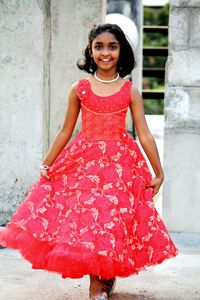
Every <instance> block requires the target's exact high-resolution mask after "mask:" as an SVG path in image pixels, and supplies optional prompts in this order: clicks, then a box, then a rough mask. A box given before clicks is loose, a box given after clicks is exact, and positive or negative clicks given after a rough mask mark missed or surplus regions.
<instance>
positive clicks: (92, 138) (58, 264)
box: [0, 79, 177, 279]
mask: <svg viewBox="0 0 200 300" xmlns="http://www.w3.org/2000/svg"><path fill="white" fill-rule="evenodd" d="M130 90H131V83H130V82H129V81H125V83H124V85H123V86H122V87H121V88H120V90H119V91H118V92H116V93H115V94H113V95H111V96H106V97H99V96H97V95H95V94H94V93H93V92H92V90H91V86H90V83H89V81H88V80H87V79H83V80H80V81H79V84H78V96H79V99H80V101H81V111H82V129H81V132H80V133H79V134H78V135H77V137H76V138H75V139H74V140H73V141H72V142H71V143H70V144H69V145H68V146H67V147H66V148H65V149H64V150H63V151H62V152H61V153H60V155H59V156H58V157H57V159H56V161H55V162H54V164H53V166H52V167H51V168H50V170H49V171H48V174H49V176H50V177H51V181H48V180H46V179H45V178H40V179H39V180H38V181H37V182H36V183H35V184H34V185H33V186H32V188H31V189H30V190H29V193H28V195H27V197H26V198H25V199H24V201H23V202H22V204H21V205H20V206H19V207H18V209H17V210H16V212H15V214H14V215H13V217H12V218H11V220H10V222H9V224H8V225H7V227H6V228H5V229H4V230H3V231H1V232H0V242H1V244H2V245H5V246H8V247H11V248H15V249H18V250H19V251H20V252H21V253H22V255H23V256H24V257H25V258H26V259H28V260H29V261H30V262H31V263H32V266H33V268H35V269H44V270H48V271H53V272H57V273H60V274H62V276H63V277H64V278H65V277H71V278H79V277H82V276H84V275H85V274H93V275H97V276H101V277H102V278H104V279H110V278H113V277H116V276H122V277H125V276H129V275H131V274H136V273H138V272H139V271H140V270H141V269H144V268H146V267H147V266H151V265H155V264H158V263H161V262H162V261H163V260H165V259H167V258H170V257H173V256H175V255H177V249H176V247H175V246H174V244H173V242H172V240H171V238H170V236H169V234H168V232H167V230H166V228H165V225H164V223H163V221H162V220H161V218H160V216H159V215H158V213H157V211H156V209H155V207H154V203H153V199H152V190H151V189H145V185H146V183H150V181H151V179H152V178H151V174H150V172H149V169H148V167H147V164H146V161H145V159H144V157H143V155H142V153H141V151H140V149H139V147H138V145H137V143H136V142H135V141H134V140H133V138H132V137H130V136H129V135H128V133H127V131H126V129H125V117H126V112H127V109H128V107H129V105H130Z"/></svg>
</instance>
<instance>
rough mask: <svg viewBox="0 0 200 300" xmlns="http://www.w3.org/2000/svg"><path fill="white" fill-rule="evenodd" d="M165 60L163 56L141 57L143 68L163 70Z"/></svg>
mask: <svg viewBox="0 0 200 300" xmlns="http://www.w3.org/2000/svg"><path fill="white" fill-rule="evenodd" d="M166 60H167V57H165V56H143V67H144V68H148V67H152V68H165V64H166Z"/></svg>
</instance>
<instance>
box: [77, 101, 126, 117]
mask: <svg viewBox="0 0 200 300" xmlns="http://www.w3.org/2000/svg"><path fill="white" fill-rule="evenodd" d="M81 106H83V107H84V108H85V109H86V110H88V111H90V112H92V113H94V114H96V115H114V114H116V113H119V112H122V111H126V110H127V109H128V108H129V106H127V107H126V108H124V109H121V110H117V111H114V112H111V113H98V112H95V111H93V110H91V109H89V108H87V107H86V106H85V105H83V103H81Z"/></svg>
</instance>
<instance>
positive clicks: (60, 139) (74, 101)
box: [42, 83, 80, 166]
mask: <svg viewBox="0 0 200 300" xmlns="http://www.w3.org/2000/svg"><path fill="white" fill-rule="evenodd" d="M79 111H80V100H79V99H78V96H77V83H75V84H73V85H72V87H71V90H70V92H69V100H68V109H67V113H66V116H65V119H64V122H63V125H62V127H61V129H60V130H59V131H58V133H57V135H56V136H55V138H54V140H53V142H52V144H51V146H50V149H49V151H48V153H47V154H46V156H45V157H44V159H43V162H42V164H43V165H48V166H51V165H52V164H53V162H54V161H55V159H56V157H57V156H58V155H59V153H60V152H61V151H62V149H63V148H64V147H65V145H66V144H67V142H68V141H69V140H70V138H71V136H72V133H73V130H74V127H75V124H76V121H77V118H78V115H79Z"/></svg>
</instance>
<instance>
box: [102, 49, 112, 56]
mask: <svg viewBox="0 0 200 300" xmlns="http://www.w3.org/2000/svg"><path fill="white" fill-rule="evenodd" d="M101 54H103V55H109V54H110V52H109V49H108V48H103V49H102V52H101Z"/></svg>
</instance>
